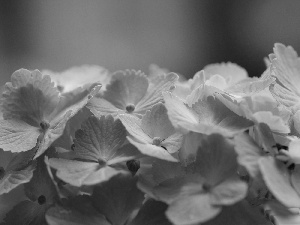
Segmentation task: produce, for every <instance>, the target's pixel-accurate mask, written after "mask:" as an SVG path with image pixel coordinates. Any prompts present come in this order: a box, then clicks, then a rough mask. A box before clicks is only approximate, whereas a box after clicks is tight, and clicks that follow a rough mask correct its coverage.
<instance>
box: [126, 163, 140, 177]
mask: <svg viewBox="0 0 300 225" xmlns="http://www.w3.org/2000/svg"><path fill="white" fill-rule="evenodd" d="M126 166H127V168H128V170H129V171H130V172H131V174H132V176H134V175H135V174H136V172H137V171H138V170H139V169H140V166H141V165H140V161H139V160H136V159H133V160H129V161H127V162H126Z"/></svg>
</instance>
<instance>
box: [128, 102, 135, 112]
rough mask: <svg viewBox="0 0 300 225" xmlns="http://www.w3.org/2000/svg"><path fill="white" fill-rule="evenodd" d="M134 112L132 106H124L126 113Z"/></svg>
mask: <svg viewBox="0 0 300 225" xmlns="http://www.w3.org/2000/svg"><path fill="white" fill-rule="evenodd" d="M134 110H135V105H134V104H129V105H127V106H126V111H127V112H128V113H132V112H133V111H134Z"/></svg>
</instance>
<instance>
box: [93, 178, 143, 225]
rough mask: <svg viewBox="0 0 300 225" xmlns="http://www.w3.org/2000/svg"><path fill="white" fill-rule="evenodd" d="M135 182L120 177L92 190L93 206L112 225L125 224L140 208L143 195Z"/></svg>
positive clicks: (135, 180)
mask: <svg viewBox="0 0 300 225" xmlns="http://www.w3.org/2000/svg"><path fill="white" fill-rule="evenodd" d="M136 182H137V179H136V178H133V177H131V176H121V175H120V176H115V177H113V178H112V179H110V180H109V181H106V182H103V183H101V184H100V185H99V186H96V187H95V188H94V192H93V194H92V196H91V199H92V201H93V205H94V207H95V208H96V209H97V210H98V212H99V213H101V214H103V215H104V216H105V217H106V218H107V220H108V221H109V222H110V223H111V224H112V225H123V224H125V222H126V221H127V220H128V219H129V217H130V215H131V214H132V212H133V211H134V210H135V209H137V208H139V207H140V206H141V204H142V201H143V199H144V194H143V193H142V192H141V191H140V190H139V189H137V187H136Z"/></svg>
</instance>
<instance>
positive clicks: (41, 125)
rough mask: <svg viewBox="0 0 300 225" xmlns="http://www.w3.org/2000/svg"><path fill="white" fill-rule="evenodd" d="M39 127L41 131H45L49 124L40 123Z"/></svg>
mask: <svg viewBox="0 0 300 225" xmlns="http://www.w3.org/2000/svg"><path fill="white" fill-rule="evenodd" d="M40 127H41V128H42V130H47V129H48V128H49V127H50V124H49V123H48V122H46V121H42V122H41V123H40Z"/></svg>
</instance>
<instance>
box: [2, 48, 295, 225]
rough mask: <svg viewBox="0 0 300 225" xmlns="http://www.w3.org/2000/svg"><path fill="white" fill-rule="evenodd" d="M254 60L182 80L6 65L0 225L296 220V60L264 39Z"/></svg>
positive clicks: (157, 73)
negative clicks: (264, 53)
mask: <svg viewBox="0 0 300 225" xmlns="http://www.w3.org/2000/svg"><path fill="white" fill-rule="evenodd" d="M265 62H266V67H267V68H266V70H265V71H264V72H263V74H262V75H261V76H260V77H249V76H248V74H247V72H246V70H245V69H243V68H242V67H240V66H238V65H236V64H234V63H217V64H211V65H207V66H205V67H204V68H203V70H200V71H199V72H198V73H196V74H195V75H194V76H193V77H192V78H191V79H189V80H186V79H185V78H183V76H182V75H177V74H175V73H172V72H169V71H168V70H167V69H161V68H159V67H157V66H151V67H150V71H149V74H148V75H146V74H144V73H142V72H141V71H135V70H125V71H117V72H114V73H109V72H108V71H107V70H105V69H103V68H102V67H98V66H82V67H74V68H71V69H69V70H67V71H64V72H62V73H55V72H51V71H43V72H42V73H41V72H39V71H38V70H34V71H29V70H25V69H21V70H18V71H16V72H15V73H13V75H12V77H11V81H10V82H7V83H6V85H5V86H4V88H0V92H1V94H2V97H1V99H0V148H1V149H0V219H2V221H0V223H1V224H6V225H15V224H18V225H23V224H24V225H25V224H32V225H69V224H70V225H71V224H72V225H74V224H78V225H79V224H80V225H84V224H90V225H96V224H104V225H141V224H148V225H172V224H175V225H194V224H200V223H201V224H203V225H224V224H230V225H241V224H243V225H253V224H260V225H272V224H275V225H286V224H299V223H300V222H299V221H300V213H299V212H300V165H299V164H300V154H299V152H300V119H299V118H300V117H299V116H300V107H299V106H300V89H299V87H300V78H299V77H300V64H299V63H300V60H299V57H298V55H297V53H296V51H295V50H294V49H293V48H292V47H290V46H288V47H286V46H284V45H283V44H275V47H274V53H272V54H270V55H269V58H268V59H265ZM46 74H48V75H46ZM250 75H251V74H250ZM101 87H102V89H100V88H101ZM16 198H17V199H16Z"/></svg>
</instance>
